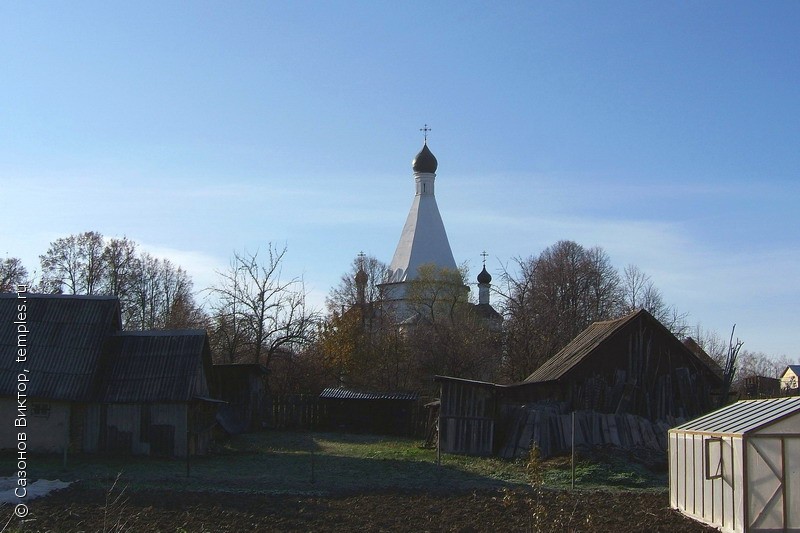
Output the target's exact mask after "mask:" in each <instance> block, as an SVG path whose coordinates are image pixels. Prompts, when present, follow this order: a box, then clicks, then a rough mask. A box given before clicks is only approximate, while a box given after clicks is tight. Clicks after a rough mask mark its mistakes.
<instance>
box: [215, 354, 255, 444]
mask: <svg viewBox="0 0 800 533" xmlns="http://www.w3.org/2000/svg"><path fill="white" fill-rule="evenodd" d="M266 376H267V369H266V367H265V366H264V365H259V364H245V363H241V364H239V363H235V364H215V365H214V366H213V367H212V369H211V375H210V378H209V386H210V389H211V393H212V394H213V396H214V397H215V398H219V399H220V400H223V401H225V402H226V404H225V405H223V406H222V407H220V409H219V411H218V413H217V421H218V422H219V424H220V426H222V428H223V429H224V430H225V431H226V432H227V433H229V434H236V433H244V432H248V431H257V430H260V429H263V428H264V425H265V424H266V423H267V420H268V416H267V408H266V401H267V387H266V383H265V380H266Z"/></svg>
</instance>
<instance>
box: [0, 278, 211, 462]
mask: <svg viewBox="0 0 800 533" xmlns="http://www.w3.org/2000/svg"><path fill="white" fill-rule="evenodd" d="M22 302H24V306H25V312H24V315H25V316H24V320H22V319H19V317H18V313H19V312H18V306H19V305H21V304H22ZM15 320H17V321H19V322H24V324H25V327H26V329H28V330H29V331H30V333H29V334H28V335H27V336H26V338H25V340H24V344H25V348H26V350H27V352H28V354H29V355H30V357H28V358H27V360H26V361H25V365H24V366H22V365H21V364H19V363H17V362H16V357H15V354H16V353H17V350H18V347H17V346H18V344H19V342H20V340H19V338H18V337H17V336H16V332H15V331H12V328H0V415H3V416H6V415H7V418H8V420H11V419H12V418H14V416H15V415H18V410H17V391H18V388H17V387H18V386H17V383H16V381H17V376H18V375H19V373H20V371H21V370H20V369H22V368H24V369H25V372H26V374H27V375H28V377H29V381H28V382H27V384H26V387H25V394H26V396H25V397H24V398H23V399H24V400H25V404H24V407H25V408H24V409H22V410H21V412H22V418H24V423H25V426H24V427H25V431H26V434H27V449H28V451H31V452H66V451H73V452H81V451H84V452H103V451H109V452H120V453H129V454H130V453H133V454H156V455H164V456H185V455H186V454H187V453H188V454H199V453H204V452H205V451H206V450H207V449H208V446H209V442H210V436H211V426H212V425H213V424H214V423H215V421H214V416H215V414H216V410H217V408H218V406H219V405H220V402H218V401H215V400H212V399H211V398H210V397H209V389H208V383H207V381H206V376H207V374H208V372H209V369H210V367H211V356H210V351H209V347H208V340H207V337H206V333H205V331H202V330H189V331H148V332H125V331H122V330H121V320H120V307H119V300H118V299H117V298H116V297H111V296H78V295H42V294H25V295H24V296H22V297H18V295H16V294H2V295H0V321H4V322H5V323H8V324H12V323H14V321H15ZM28 406H30V408H28ZM15 437H16V433H13V434H12V432H0V448H15V447H16V442H15V441H14V438H15Z"/></svg>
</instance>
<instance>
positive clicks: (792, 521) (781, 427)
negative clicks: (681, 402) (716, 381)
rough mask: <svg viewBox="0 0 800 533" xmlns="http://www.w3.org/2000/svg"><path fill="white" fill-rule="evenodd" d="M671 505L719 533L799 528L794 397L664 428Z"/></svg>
mask: <svg viewBox="0 0 800 533" xmlns="http://www.w3.org/2000/svg"><path fill="white" fill-rule="evenodd" d="M669 473H670V505H671V506H672V507H673V508H674V509H678V510H680V511H681V512H682V513H684V514H686V515H688V516H691V517H692V518H695V519H697V520H699V521H701V522H705V523H707V524H710V525H713V526H716V527H719V528H720V529H721V530H722V531H742V532H745V531H774V530H779V531H783V530H787V529H791V530H795V528H800V397H791V398H773V399H767V400H745V401H740V402H736V403H734V404H732V405H729V406H727V407H723V408H722V409H718V410H717V411H713V412H711V413H709V414H707V415H704V416H701V417H699V418H696V419H694V420H691V421H689V422H686V423H685V424H682V425H680V426H678V427H676V428H673V429H671V430H670V431H669Z"/></svg>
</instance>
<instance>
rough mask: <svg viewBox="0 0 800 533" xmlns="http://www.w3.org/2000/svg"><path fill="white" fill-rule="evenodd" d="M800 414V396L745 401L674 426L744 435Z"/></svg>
mask: <svg viewBox="0 0 800 533" xmlns="http://www.w3.org/2000/svg"><path fill="white" fill-rule="evenodd" d="M797 413H800V397H797V396H795V397H791V398H771V399H768V400H742V401H739V402H736V403H734V404H732V405H728V406H727V407H723V408H722V409H718V410H716V411H713V412H711V413H708V414H707V415H704V416H701V417H699V418H695V419H694V420H691V421H689V422H686V423H685V424H682V425H680V426H678V427H675V428H673V429H671V430H670V431H674V432H694V433H709V434H718V435H745V434H748V433H751V432H753V431H756V430H759V429H762V428H764V427H766V426H769V425H770V424H773V423H775V422H778V421H780V420H783V419H784V418H786V417H788V416H791V415H793V414H797Z"/></svg>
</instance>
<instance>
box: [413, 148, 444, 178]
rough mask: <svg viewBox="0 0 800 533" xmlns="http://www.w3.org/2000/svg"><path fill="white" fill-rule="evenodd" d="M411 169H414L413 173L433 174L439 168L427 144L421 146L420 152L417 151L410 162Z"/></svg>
mask: <svg viewBox="0 0 800 533" xmlns="http://www.w3.org/2000/svg"><path fill="white" fill-rule="evenodd" d="M411 168H412V169H414V172H424V173H428V174H434V173H435V172H436V169H437V168H439V162H438V161H436V158H435V157H434V156H433V154H432V153H431V150H430V148H428V143H425V144H423V145H422V150H420V151H419V153H418V154H417V157H415V158H414V161H412V162H411Z"/></svg>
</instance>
